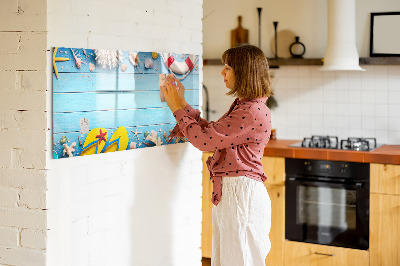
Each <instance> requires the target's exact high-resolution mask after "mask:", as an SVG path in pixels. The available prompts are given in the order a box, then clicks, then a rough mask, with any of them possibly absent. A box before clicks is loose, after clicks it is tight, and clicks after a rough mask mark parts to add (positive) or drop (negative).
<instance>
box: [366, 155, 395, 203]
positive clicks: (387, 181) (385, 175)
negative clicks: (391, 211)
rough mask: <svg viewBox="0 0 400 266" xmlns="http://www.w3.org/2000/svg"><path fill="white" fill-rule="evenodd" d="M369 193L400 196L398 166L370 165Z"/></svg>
mask: <svg viewBox="0 0 400 266" xmlns="http://www.w3.org/2000/svg"><path fill="white" fill-rule="evenodd" d="M370 183H371V185H370V187H371V189H370V190H371V193H382V194H391V195H400V165H393V164H377V163H371V164H370Z"/></svg>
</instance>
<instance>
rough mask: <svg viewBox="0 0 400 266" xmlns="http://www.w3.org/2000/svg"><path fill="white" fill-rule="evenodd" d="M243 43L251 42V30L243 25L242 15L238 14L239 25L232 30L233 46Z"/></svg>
mask: <svg viewBox="0 0 400 266" xmlns="http://www.w3.org/2000/svg"><path fill="white" fill-rule="evenodd" d="M242 43H249V31H248V30H246V29H244V28H243V27H242V16H238V26H237V28H236V29H234V30H231V48H233V47H236V46H237V45H238V44H242Z"/></svg>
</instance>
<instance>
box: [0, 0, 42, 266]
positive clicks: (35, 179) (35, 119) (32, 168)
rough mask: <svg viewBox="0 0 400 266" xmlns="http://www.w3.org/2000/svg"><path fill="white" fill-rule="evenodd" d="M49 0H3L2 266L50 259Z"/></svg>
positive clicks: (0, 11) (0, 125)
mask: <svg viewBox="0 0 400 266" xmlns="http://www.w3.org/2000/svg"><path fill="white" fill-rule="evenodd" d="M45 111H46V1H45V0H37V1H35V3H34V4H32V2H31V1H8V0H6V1H4V0H3V1H0V265H32V266H35V265H44V264H45V260H46V215H47V211H46V170H45V169H46V130H47V128H46V112H45Z"/></svg>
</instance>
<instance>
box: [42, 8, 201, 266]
mask: <svg viewBox="0 0 400 266" xmlns="http://www.w3.org/2000/svg"><path fill="white" fill-rule="evenodd" d="M202 3H203V1H202V0H189V1H188V0H155V1H148V0H133V1H132V0H117V1H114V2H113V3H111V2H109V1H104V0H92V1H86V0H85V1H79V4H78V2H77V1H62V0H52V1H48V6H47V10H48V12H47V14H48V16H47V25H48V26H47V27H48V35H47V51H48V52H47V57H48V58H50V57H51V49H52V47H55V46H63V47H75V48H90V49H97V48H104V49H121V50H139V51H150V52H153V51H157V52H177V53H194V54H199V55H201V54H202V44H201V42H202V22H201V19H202V16H203V11H202ZM61 17H62V18H63V19H60V18H61ZM71 36H73V37H71ZM199 61H200V62H201V61H202V60H201V58H200V60H199ZM47 74H48V81H49V82H50V83H51V66H50V65H48V73H47ZM201 80H202V74H200V82H201ZM47 111H48V112H47V125H48V127H51V94H49V95H48V96H47ZM51 142H52V141H51V134H47V147H48V151H49V153H48V154H47V158H48V160H47V163H46V168H47V169H49V170H48V175H47V189H48V192H47V209H48V217H47V219H48V229H49V230H48V232H47V255H46V256H47V257H46V260H47V264H48V265H58V266H69V265H85V266H86V265H96V266H101V265H166V266H168V265H171V266H172V265H174V266H179V265H201V250H200V245H201V238H200V235H201V180H202V178H201V176H202V174H201V171H202V164H201V152H199V151H197V150H196V149H195V148H193V147H191V145H190V144H188V143H186V144H177V145H167V146H162V147H155V148H146V149H138V150H134V151H124V152H118V153H113V154H101V155H96V156H85V157H82V158H68V159H59V160H51V159H50V158H51V154H50V151H51V145H52V143H51ZM60 241H61V242H63V243H65V245H63V246H62V247H61V246H60V245H59V244H58V243H59V242H60ZM155 250H156V252H154V251H155ZM149 258H151V259H149Z"/></svg>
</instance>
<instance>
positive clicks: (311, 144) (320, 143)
mask: <svg viewBox="0 0 400 266" xmlns="http://www.w3.org/2000/svg"><path fill="white" fill-rule="evenodd" d="M301 147H305V148H326V149H338V148H339V140H338V137H334V136H312V137H311V138H304V139H303V141H302V142H301Z"/></svg>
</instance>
